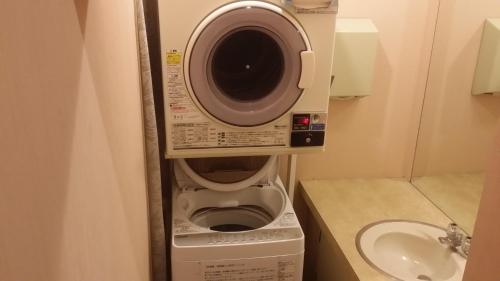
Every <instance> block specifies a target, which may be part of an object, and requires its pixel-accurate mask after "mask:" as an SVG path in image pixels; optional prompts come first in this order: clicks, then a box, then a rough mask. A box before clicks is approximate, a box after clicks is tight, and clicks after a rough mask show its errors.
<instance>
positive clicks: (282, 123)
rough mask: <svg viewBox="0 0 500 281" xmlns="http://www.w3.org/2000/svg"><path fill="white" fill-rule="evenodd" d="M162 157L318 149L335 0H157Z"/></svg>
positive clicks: (320, 147)
mask: <svg viewBox="0 0 500 281" xmlns="http://www.w3.org/2000/svg"><path fill="white" fill-rule="evenodd" d="M158 4H159V20H160V41H161V52H162V70H163V83H164V104H165V125H166V143H167V145H166V146H167V150H166V157H167V158H190V157H217V156H223V155H224V156H242V155H270V154H275V153H300V152H309V151H321V150H323V149H324V144H325V132H326V126H327V112H328V103H329V93H330V85H331V83H332V80H333V78H332V75H331V68H332V60H333V41H334V34H335V32H334V30H335V19H336V13H337V2H336V0H290V1H283V0H269V1H232V0H205V1H199V0H159V1H158Z"/></svg>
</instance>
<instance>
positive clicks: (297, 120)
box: [290, 112, 328, 147]
mask: <svg viewBox="0 0 500 281" xmlns="http://www.w3.org/2000/svg"><path fill="white" fill-rule="evenodd" d="M327 117H328V116H327V113H326V112H313V113H311V112H308V113H293V114H292V133H291V138H290V146H292V147H309V146H323V145H324V144H325V131H326V121H327Z"/></svg>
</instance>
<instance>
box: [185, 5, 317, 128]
mask: <svg viewBox="0 0 500 281" xmlns="http://www.w3.org/2000/svg"><path fill="white" fill-rule="evenodd" d="M186 54H187V56H186V60H185V63H184V68H185V77H186V80H187V81H186V82H187V85H188V88H190V89H189V90H190V94H191V97H192V98H193V101H195V103H196V104H197V105H198V107H200V109H201V110H203V111H205V112H206V113H208V114H209V115H210V116H211V117H213V118H215V119H216V120H219V121H220V122H223V123H224V124H230V125H234V126H240V127H253V126H259V125H263V124H266V123H268V122H271V121H273V120H275V119H277V118H279V117H281V116H282V115H283V114H285V113H287V112H288V111H289V110H290V109H291V108H292V106H293V105H294V104H295V103H296V102H297V101H298V99H299V98H300V97H301V95H302V92H303V89H304V88H306V87H308V85H309V84H311V83H312V79H313V77H314V53H313V52H312V51H311V49H310V45H309V42H308V40H307V37H306V35H305V33H304V31H303V29H302V28H301V27H300V25H299V24H298V22H297V21H296V20H295V19H294V18H293V17H292V16H291V15H289V14H288V12H286V11H285V10H283V9H281V8H279V7H277V6H275V5H273V4H269V3H265V2H261V1H239V2H235V3H231V4H228V5H226V6H223V7H221V8H219V9H218V10H216V11H215V12H213V13H212V14H211V15H210V16H208V17H207V18H206V19H205V20H204V21H203V22H202V23H201V24H200V25H199V26H198V28H197V29H196V31H195V32H194V33H193V35H192V38H191V40H190V43H189V45H188V48H187V51H186Z"/></svg>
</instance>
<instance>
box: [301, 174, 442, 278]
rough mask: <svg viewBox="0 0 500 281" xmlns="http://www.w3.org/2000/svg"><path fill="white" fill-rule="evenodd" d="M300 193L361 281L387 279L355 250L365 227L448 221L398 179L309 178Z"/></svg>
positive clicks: (411, 187)
mask: <svg viewBox="0 0 500 281" xmlns="http://www.w3.org/2000/svg"><path fill="white" fill-rule="evenodd" d="M301 192H302V194H303V197H304V199H305V201H306V203H307V205H308V206H309V208H310V210H311V213H312V214H313V216H314V217H315V219H316V220H317V221H318V223H319V225H320V228H321V229H322V232H323V233H324V235H325V237H326V238H327V239H334V241H335V242H336V243H337V244H338V245H339V247H340V249H341V250H342V252H343V253H344V255H345V257H346V259H347V261H348V262H349V263H350V265H351V267H352V269H353V270H354V272H355V273H356V275H357V277H358V279H359V280H360V281H388V280H391V279H390V278H388V277H386V276H385V275H383V274H381V273H379V272H378V271H376V270H375V269H373V268H372V267H370V266H369V265H368V264H367V263H366V262H365V261H364V260H363V258H362V257H361V255H360V254H359V253H358V251H357V249H356V243H355V240H356V234H357V233H358V231H359V230H360V229H361V228H363V227H364V226H366V225H368V224H370V223H373V222H377V221H381V220H392V219H403V220H415V221H421V222H426V223H430V224H435V225H438V226H442V227H446V226H447V225H448V224H449V223H450V220H449V219H448V217H447V216H446V215H444V214H443V213H442V212H441V211H440V210H439V209H438V208H436V207H435V206H434V205H433V204H432V203H431V202H430V201H428V200H427V199H426V198H425V196H423V195H422V194H421V193H420V192H419V191H418V190H416V189H415V188H414V187H413V186H412V185H411V184H410V183H409V182H408V181H406V180H399V179H369V180H363V179H358V180H356V179H354V180H308V181H301Z"/></svg>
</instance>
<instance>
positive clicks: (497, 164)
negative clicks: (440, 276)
mask: <svg viewBox="0 0 500 281" xmlns="http://www.w3.org/2000/svg"><path fill="white" fill-rule="evenodd" d="M495 131H496V132H497V135H498V137H497V141H496V144H494V149H493V150H492V152H493V153H490V154H489V156H488V158H490V159H491V161H490V167H489V171H488V176H487V179H486V184H485V187H484V191H483V197H482V201H481V206H480V207H479V215H478V219H477V222H476V229H475V230H474V236H473V242H472V248H471V255H470V257H469V260H468V262H467V268H466V270H465V276H464V281H498V279H499V277H500V267H499V266H498V265H499V261H500V239H499V237H500V223H498V217H499V216H500V208H499V207H498V206H500V173H499V172H498V171H500V134H498V132H500V131H499V130H495Z"/></svg>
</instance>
